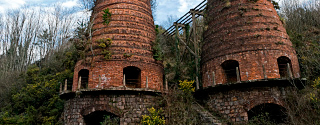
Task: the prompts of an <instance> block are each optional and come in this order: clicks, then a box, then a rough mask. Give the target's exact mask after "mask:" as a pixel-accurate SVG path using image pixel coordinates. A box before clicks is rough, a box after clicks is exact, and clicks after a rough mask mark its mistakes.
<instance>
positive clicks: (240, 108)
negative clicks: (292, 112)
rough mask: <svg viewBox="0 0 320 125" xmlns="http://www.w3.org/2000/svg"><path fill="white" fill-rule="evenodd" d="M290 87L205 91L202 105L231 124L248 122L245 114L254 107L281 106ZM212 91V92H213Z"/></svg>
mask: <svg viewBox="0 0 320 125" xmlns="http://www.w3.org/2000/svg"><path fill="white" fill-rule="evenodd" d="M289 88H290V87H280V86H278V87H276V86H274V87H243V88H234V89H228V90H223V89H217V88H211V90H210V88H209V89H207V90H206V91H208V93H207V95H206V96H207V97H206V99H203V103H204V104H205V105H206V107H208V108H209V110H211V111H214V112H217V113H220V114H222V115H223V116H224V117H226V118H228V119H230V120H231V121H233V122H242V121H248V114H247V112H248V111H249V110H250V109H252V108H253V107H255V106H258V105H260V104H264V103H273V104H277V105H280V106H283V101H282V100H283V98H284V97H285V96H286V91H288V89H289ZM213 89H214V90H213Z"/></svg>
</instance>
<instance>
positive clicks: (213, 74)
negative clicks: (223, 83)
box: [212, 71, 216, 86]
mask: <svg viewBox="0 0 320 125" xmlns="http://www.w3.org/2000/svg"><path fill="white" fill-rule="evenodd" d="M215 77H216V74H215V73H214V71H213V72H212V86H215V85H216V78H215Z"/></svg>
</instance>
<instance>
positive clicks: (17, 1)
mask: <svg viewBox="0 0 320 125" xmlns="http://www.w3.org/2000/svg"><path fill="white" fill-rule="evenodd" d="M202 1H203V0H157V2H158V6H157V10H156V13H155V15H156V17H155V23H156V24H161V23H163V22H165V21H167V19H168V16H172V17H174V18H178V17H180V16H183V15H184V14H185V13H186V12H188V11H189V10H190V9H191V8H194V7H195V6H196V5H198V4H199V3H201V2H202ZM55 3H60V4H62V5H63V6H64V7H76V6H78V0H0V13H3V12H4V11H5V10H8V9H16V8H19V7H23V6H29V5H33V6H50V5H53V4H55Z"/></svg>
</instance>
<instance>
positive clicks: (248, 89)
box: [196, 0, 300, 124]
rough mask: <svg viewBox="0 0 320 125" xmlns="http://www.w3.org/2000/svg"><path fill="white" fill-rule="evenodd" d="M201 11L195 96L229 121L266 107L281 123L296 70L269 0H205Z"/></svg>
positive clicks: (249, 116)
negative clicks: (203, 17)
mask: <svg viewBox="0 0 320 125" xmlns="http://www.w3.org/2000/svg"><path fill="white" fill-rule="evenodd" d="M206 14H207V15H206V22H207V23H208V29H207V31H206V32H205V33H204V43H203V46H202V56H201V58H202V60H201V61H202V62H201V68H202V69H201V72H202V83H203V89H202V90H199V91H198V92H197V93H196V97H198V100H200V99H199V98H201V99H202V101H203V103H204V104H206V106H207V107H208V108H209V109H210V110H213V111H216V112H218V113H221V114H222V115H223V116H225V117H226V118H228V119H230V120H231V121H234V122H243V121H248V120H250V119H252V118H254V117H257V116H259V114H261V113H266V112H267V113H269V115H268V117H270V118H271V119H272V120H273V121H274V122H276V123H279V124H280V123H283V122H284V121H285V119H286V113H285V108H284V107H285V106H284V104H285V103H284V101H283V100H284V99H283V98H285V97H286V95H287V92H288V91H291V90H293V89H292V87H293V85H294V84H295V83H298V81H299V79H296V78H300V71H299V64H298V59H297V55H296V52H295V50H294V48H293V47H292V43H291V42H290V40H289V36H288V34H287V33H286V29H285V28H284V26H283V24H282V21H281V20H280V17H279V16H278V15H277V12H276V10H275V9H274V6H273V4H272V2H271V0H208V5H207V10H206Z"/></svg>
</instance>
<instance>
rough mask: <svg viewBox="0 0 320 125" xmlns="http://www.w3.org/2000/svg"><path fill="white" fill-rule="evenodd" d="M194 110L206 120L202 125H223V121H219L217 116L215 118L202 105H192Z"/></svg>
mask: <svg viewBox="0 0 320 125" xmlns="http://www.w3.org/2000/svg"><path fill="white" fill-rule="evenodd" d="M192 108H193V109H194V110H196V111H197V112H198V113H199V114H200V115H201V117H202V118H203V119H204V120H205V122H204V123H202V124H201V125H222V123H221V121H220V120H218V118H216V117H215V116H213V115H212V114H211V113H210V112H208V111H207V110H206V109H205V108H203V107H202V106H201V105H200V104H198V103H194V104H192Z"/></svg>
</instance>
